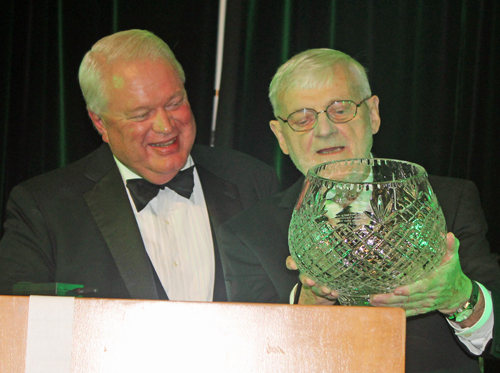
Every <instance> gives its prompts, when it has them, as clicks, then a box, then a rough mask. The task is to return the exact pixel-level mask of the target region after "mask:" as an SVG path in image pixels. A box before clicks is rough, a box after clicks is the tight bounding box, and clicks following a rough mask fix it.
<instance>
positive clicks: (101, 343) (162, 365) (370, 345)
mask: <svg viewBox="0 0 500 373" xmlns="http://www.w3.org/2000/svg"><path fill="white" fill-rule="evenodd" d="M62 298H65V299H64V300H62ZM40 301H42V303H43V304H44V306H43V307H41V306H40V305H39V304H40ZM61 301H64V302H65V303H64V306H61ZM30 303H31V304H30ZM68 305H69V306H70V307H69V308H68V310H69V311H67V312H66V315H62V316H61V315H60V313H61V312H62V313H64V312H63V311H61V309H62V308H64V307H68ZM47 311H48V312H47ZM61 318H64V320H65V321H64V322H60V321H59V320H61ZM68 320H69V321H68ZM61 323H62V324H64V323H66V324H65V325H66V326H65V327H62V328H61V327H60V324H61ZM40 328H41V329H40ZM43 328H46V329H45V330H46V331H45V332H44V331H43ZM47 328H48V329H47ZM405 328H406V320H405V314H404V311H403V310H401V309H396V308H375V307H373V308H371V307H334V306H330V307H326V306H297V305H295V306H290V305H270V304H249V303H201V302H200V303H198V302H169V301H145V300H121V299H97V298H69V297H28V296H0V372H2V373H10V372H15V373H17V372H27V373H33V372H51V373H57V372H106V373H109V372H202V371H208V372H212V371H217V372H231V373H233V372H273V373H274V372H368V371H369V372H387V371H391V372H394V373H396V372H404V360H405ZM55 329H59V330H58V331H57V333H56V331H55ZM61 329H62V330H61ZM36 330H38V332H35V331H36ZM40 330H42V331H40ZM58 333H59V334H58ZM61 333H62V334H61ZM54 335H56V337H54ZM60 335H63V336H67V337H69V339H68V338H67V337H63V338H62V341H61V340H59V341H57V340H54V339H57V338H61V337H57V336H60ZM64 338H66V340H64ZM58 344H60V345H58ZM33 357H34V358H33ZM34 359H35V360H34ZM33 360H34V361H33ZM60 361H66V363H65V364H66V365H64V363H63V364H62V366H63V367H62V368H61V364H58V363H60Z"/></svg>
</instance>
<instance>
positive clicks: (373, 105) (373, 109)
mask: <svg viewBox="0 0 500 373" xmlns="http://www.w3.org/2000/svg"><path fill="white" fill-rule="evenodd" d="M367 103H368V107H369V109H370V122H371V127H372V135H375V134H376V133H377V132H378V130H379V128H380V113H379V111H378V104H379V98H378V96H375V95H374V96H372V97H371V98H370V99H369V100H367Z"/></svg>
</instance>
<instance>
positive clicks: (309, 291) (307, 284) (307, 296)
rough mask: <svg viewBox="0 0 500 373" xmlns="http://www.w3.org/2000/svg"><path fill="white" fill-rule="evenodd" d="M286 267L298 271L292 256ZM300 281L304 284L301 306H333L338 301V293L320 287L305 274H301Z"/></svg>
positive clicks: (300, 299)
mask: <svg viewBox="0 0 500 373" xmlns="http://www.w3.org/2000/svg"><path fill="white" fill-rule="evenodd" d="M286 267H287V268H288V269H290V270H297V269H298V267H297V265H296V264H295V262H294V261H293V259H292V257H291V256H289V257H288V258H286ZM299 279H300V282H302V290H301V292H300V297H299V304H324V305H331V304H334V303H335V302H336V301H337V298H338V296H339V295H338V293H337V292H336V291H332V290H331V289H329V288H327V287H326V286H320V285H318V284H316V282H315V281H314V280H312V279H311V278H309V277H307V276H306V275H304V274H303V273H300V275H299Z"/></svg>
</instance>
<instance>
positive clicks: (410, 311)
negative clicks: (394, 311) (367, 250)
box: [370, 233, 472, 316]
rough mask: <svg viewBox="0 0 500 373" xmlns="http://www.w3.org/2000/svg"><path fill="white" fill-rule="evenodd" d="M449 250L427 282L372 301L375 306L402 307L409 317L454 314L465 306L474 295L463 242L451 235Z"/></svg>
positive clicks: (383, 295)
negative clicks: (464, 264) (462, 254)
mask: <svg viewBox="0 0 500 373" xmlns="http://www.w3.org/2000/svg"><path fill="white" fill-rule="evenodd" d="M446 238H447V250H446V253H445V255H444V257H443V260H442V262H441V264H440V266H439V267H438V268H436V270H434V272H433V273H431V274H430V275H429V276H427V277H426V278H424V279H422V280H420V281H417V282H415V283H413V284H411V285H406V286H401V287H398V288H396V289H395V290H394V292H393V293H388V294H376V295H372V296H371V297H370V303H371V304H372V305H373V306H383V307H401V308H404V309H405V310H406V316H414V315H418V314H423V313H427V312H431V311H434V310H438V311H439V312H442V313H444V314H452V313H453V312H455V310H456V309H457V308H458V307H460V306H461V305H462V304H463V303H465V302H466V301H467V300H468V299H469V297H470V295H471V292H472V284H471V281H470V280H469V279H468V278H467V276H465V275H464V273H463V272H462V269H461V267H460V262H459V258H458V247H459V241H458V239H457V238H455V236H454V235H453V233H448V235H447V236H446Z"/></svg>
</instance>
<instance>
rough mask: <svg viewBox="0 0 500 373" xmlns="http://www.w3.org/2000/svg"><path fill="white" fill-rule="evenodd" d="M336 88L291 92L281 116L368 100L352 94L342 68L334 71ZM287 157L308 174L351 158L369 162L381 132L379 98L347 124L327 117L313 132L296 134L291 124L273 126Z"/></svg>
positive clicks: (285, 95)
mask: <svg viewBox="0 0 500 373" xmlns="http://www.w3.org/2000/svg"><path fill="white" fill-rule="evenodd" d="M334 72H335V74H334V79H333V81H332V84H330V85H329V86H327V87H323V88H315V89H307V90H300V89H296V88H295V89H290V90H288V91H287V92H286V93H285V94H284V95H283V101H282V102H281V105H280V108H281V113H280V116H281V117H282V118H287V116H288V115H289V114H290V113H293V112H294V111H297V110H300V109H303V108H312V109H315V110H316V111H317V112H320V111H323V110H325V108H326V107H327V106H328V105H330V104H331V103H332V102H334V101H341V100H352V101H355V102H359V101H361V100H362V99H364V98H366V97H362V98H359V99H358V97H356V96H355V95H354V94H353V93H352V92H350V90H349V84H348V80H347V78H346V76H345V74H344V72H343V70H342V69H341V68H338V67H337V68H336V69H335V70H334ZM270 126H271V129H272V131H273V132H274V134H275V136H276V138H277V139H278V142H279V144H280V147H281V150H282V151H283V153H285V154H288V155H290V158H291V159H292V161H293V163H294V164H295V166H296V167H297V168H298V169H299V170H300V171H301V172H302V173H303V174H304V175H306V174H307V171H308V170H309V169H310V168H311V167H313V166H315V165H318V164H320V163H323V162H329V161H336V160H342V159H349V158H369V157H370V151H371V147H372V136H373V135H374V134H375V133H377V132H378V129H379V126H380V116H379V112H378V97H377V96H372V97H371V98H370V99H368V100H366V101H365V103H363V104H362V105H361V106H360V107H359V108H358V112H357V114H356V116H355V117H354V119H352V120H351V121H349V122H346V123H333V122H331V121H330V120H329V119H328V118H327V116H326V113H322V114H319V116H318V123H317V124H316V127H314V128H313V129H312V130H310V131H306V132H295V131H293V130H292V129H291V128H290V127H289V126H288V124H287V123H284V122H282V121H278V120H272V121H271V122H270Z"/></svg>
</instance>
